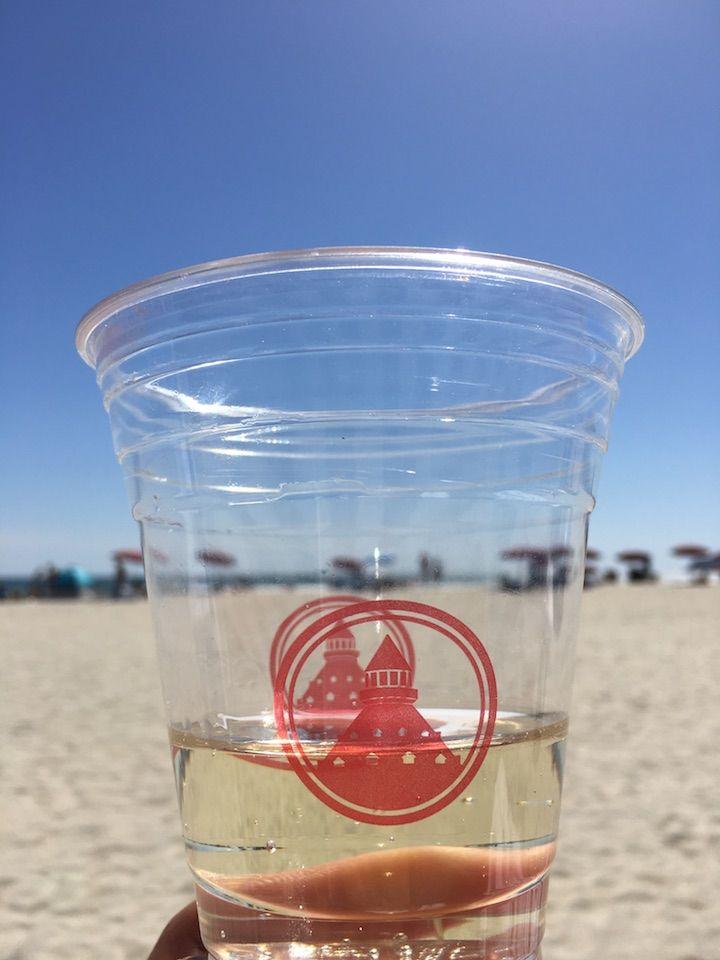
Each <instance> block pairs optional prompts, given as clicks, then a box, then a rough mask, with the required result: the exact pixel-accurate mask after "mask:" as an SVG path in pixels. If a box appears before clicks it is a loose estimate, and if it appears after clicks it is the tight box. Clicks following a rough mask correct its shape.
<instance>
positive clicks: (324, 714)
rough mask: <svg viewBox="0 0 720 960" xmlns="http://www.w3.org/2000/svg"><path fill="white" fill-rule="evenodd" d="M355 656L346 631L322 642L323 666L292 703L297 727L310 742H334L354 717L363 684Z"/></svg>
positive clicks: (341, 628)
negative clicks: (313, 740)
mask: <svg viewBox="0 0 720 960" xmlns="http://www.w3.org/2000/svg"><path fill="white" fill-rule="evenodd" d="M358 655H359V653H358V649H357V647H356V645H355V638H354V637H353V635H352V633H351V632H350V631H349V630H348V629H347V628H346V627H340V628H339V629H338V630H337V631H335V633H333V634H332V636H331V637H329V638H328V639H327V640H326V641H325V650H324V652H323V658H324V663H323V665H322V667H321V668H320V670H319V671H318V673H317V674H316V675H315V677H313V679H312V680H311V681H310V683H309V684H308V688H307V690H306V691H305V693H304V694H303V695H302V696H301V697H300V698H299V699H298V700H297V701H296V702H295V706H296V708H297V709H298V711H300V714H299V717H300V719H299V723H300V725H301V726H302V727H304V728H305V730H306V732H307V733H308V734H309V735H310V737H311V738H312V739H320V740H328V739H330V740H334V739H336V738H337V737H338V736H339V735H340V734H341V733H342V731H343V730H344V729H345V727H346V726H347V725H348V723H350V721H351V720H352V719H353V717H354V716H355V714H356V713H357V711H358V708H359V706H360V693H361V690H362V686H363V680H364V671H363V669H362V667H361V666H360V663H359V662H358ZM308 714H310V715H311V716H308Z"/></svg>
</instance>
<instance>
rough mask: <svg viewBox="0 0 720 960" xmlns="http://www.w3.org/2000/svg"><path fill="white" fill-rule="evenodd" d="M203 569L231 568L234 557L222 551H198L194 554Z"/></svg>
mask: <svg viewBox="0 0 720 960" xmlns="http://www.w3.org/2000/svg"><path fill="white" fill-rule="evenodd" d="M195 556H196V557H197V558H198V560H199V561H200V563H201V564H202V565H203V566H204V567H232V566H233V565H234V564H235V557H234V556H233V555H232V554H231V553H225V551H224V550H198V552H197V553H196V554H195Z"/></svg>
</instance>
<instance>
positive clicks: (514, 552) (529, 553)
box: [500, 547, 549, 560]
mask: <svg viewBox="0 0 720 960" xmlns="http://www.w3.org/2000/svg"><path fill="white" fill-rule="evenodd" d="M548 555H549V554H548V551H547V550H543V549H542V548H541V547H510V548H509V549H508V550H503V552H502V553H501V554H500V557H501V559H503V560H547V558H548Z"/></svg>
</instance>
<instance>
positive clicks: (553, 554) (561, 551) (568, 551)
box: [548, 543, 573, 560]
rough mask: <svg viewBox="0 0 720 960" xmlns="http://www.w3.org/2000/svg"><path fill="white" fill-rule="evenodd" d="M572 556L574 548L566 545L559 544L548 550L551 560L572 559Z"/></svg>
mask: <svg viewBox="0 0 720 960" xmlns="http://www.w3.org/2000/svg"><path fill="white" fill-rule="evenodd" d="M572 555H573V552H572V547H566V546H565V544H564V543H559V544H557V545H556V546H554V547H550V549H549V550H548V556H549V557H550V559H551V560H559V559H561V558H562V557H571V556H572Z"/></svg>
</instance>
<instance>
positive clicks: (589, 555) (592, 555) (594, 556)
mask: <svg viewBox="0 0 720 960" xmlns="http://www.w3.org/2000/svg"><path fill="white" fill-rule="evenodd" d="M601 556H602V554H601V553H600V551H599V550H594V549H593V548H592V547H588V548H587V550H586V551H585V559H586V560H599V559H600V557H601Z"/></svg>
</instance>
